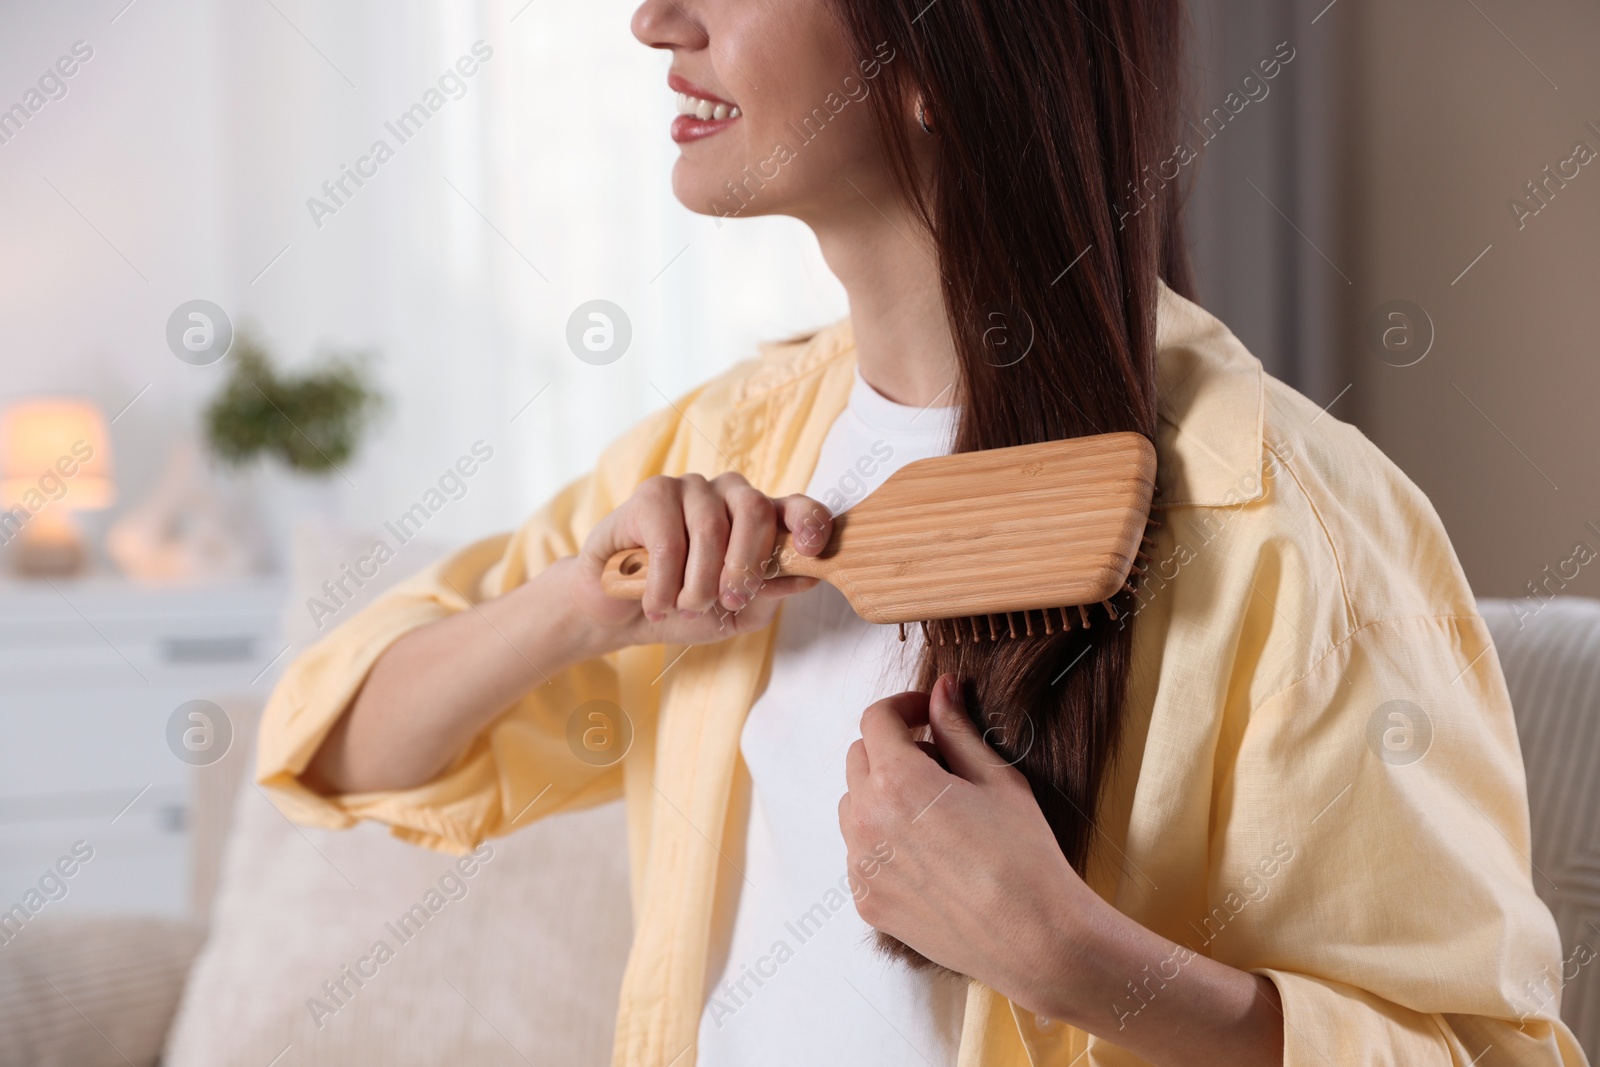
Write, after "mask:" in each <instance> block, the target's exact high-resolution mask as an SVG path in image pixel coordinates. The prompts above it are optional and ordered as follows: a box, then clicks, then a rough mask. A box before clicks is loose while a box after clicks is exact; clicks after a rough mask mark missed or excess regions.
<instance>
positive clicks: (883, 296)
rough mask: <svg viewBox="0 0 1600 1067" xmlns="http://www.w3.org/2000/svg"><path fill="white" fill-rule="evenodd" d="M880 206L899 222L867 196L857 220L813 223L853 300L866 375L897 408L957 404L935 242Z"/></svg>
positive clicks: (860, 362)
mask: <svg viewBox="0 0 1600 1067" xmlns="http://www.w3.org/2000/svg"><path fill="white" fill-rule="evenodd" d="M878 203H879V204H880V205H882V207H883V209H884V211H889V212H890V215H892V216H893V217H892V218H891V217H887V216H885V214H884V213H883V211H880V210H879V208H878V206H875V205H874V204H873V203H871V202H869V201H867V200H866V199H865V198H863V199H862V200H860V201H859V207H860V210H859V211H855V212H853V213H852V217H850V218H847V219H841V220H837V221H836V222H834V223H833V224H831V225H828V226H819V225H817V224H815V223H813V225H812V229H813V231H814V232H815V233H816V235H817V241H818V244H819V245H820V246H821V248H822V255H823V258H824V259H825V260H826V261H827V263H828V268H829V269H830V270H832V271H833V273H834V275H835V276H836V277H838V279H839V281H840V283H841V284H843V285H844V288H845V292H846V293H847V294H848V296H849V298H850V323H851V327H852V329H853V331H854V333H855V343H856V360H857V365H858V366H859V367H860V369H861V376H862V377H863V378H864V379H866V381H867V384H868V385H870V386H872V387H873V388H874V389H876V390H877V391H878V392H880V393H882V394H883V395H884V396H886V397H888V398H889V399H890V400H893V401H895V402H896V403H899V404H909V405H913V406H917V407H943V406H947V405H950V404H953V403H955V402H956V400H957V397H956V392H957V390H956V386H955V383H956V380H957V377H958V375H957V366H956V355H955V345H954V342H953V341H952V339H951V336H950V328H949V325H948V322H947V320H946V317H945V309H944V298H943V295H942V293H941V291H940V278H939V268H938V266H937V254H936V252H935V250H934V247H933V242H932V241H931V240H929V239H928V236H927V234H926V232H925V231H923V230H921V229H920V228H919V227H917V225H916V224H915V222H914V221H913V220H912V219H911V218H909V217H908V216H907V215H906V213H905V212H903V211H896V210H893V205H892V204H891V203H890V202H889V201H888V199H887V198H883V199H880V200H879V201H878Z"/></svg>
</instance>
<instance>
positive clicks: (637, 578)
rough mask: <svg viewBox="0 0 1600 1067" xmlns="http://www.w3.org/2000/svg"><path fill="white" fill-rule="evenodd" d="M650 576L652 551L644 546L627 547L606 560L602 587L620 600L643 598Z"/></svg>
mask: <svg viewBox="0 0 1600 1067" xmlns="http://www.w3.org/2000/svg"><path fill="white" fill-rule="evenodd" d="M649 577H650V553H649V552H647V551H646V550H644V549H642V548H625V549H623V550H622V551H620V552H617V553H615V554H613V555H612V557H611V558H610V559H608V560H606V566H605V570H603V571H601V572H600V588H601V589H602V590H604V592H605V594H606V595H607V596H611V597H616V598H617V599H618V600H643V599H644V589H645V582H646V580H647V579H648V578H649Z"/></svg>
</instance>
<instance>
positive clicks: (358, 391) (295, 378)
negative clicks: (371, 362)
mask: <svg viewBox="0 0 1600 1067" xmlns="http://www.w3.org/2000/svg"><path fill="white" fill-rule="evenodd" d="M229 364H230V367H229V372H228V379H227V381H226V382H225V383H224V384H223V386H222V389H221V391H220V392H218V393H217V395H216V396H215V397H214V398H212V401H211V403H210V404H208V405H207V406H206V410H205V435H206V442H207V444H208V445H209V447H210V449H211V452H212V454H213V455H215V456H216V457H217V458H218V459H219V460H221V461H222V462H223V463H225V464H227V465H229V466H233V467H239V466H244V465H247V464H249V463H251V462H253V461H254V460H255V459H257V458H258V457H261V456H269V457H272V458H274V459H277V460H278V461H279V462H281V463H282V464H283V465H284V466H285V467H287V468H288V469H289V470H290V471H293V472H296V473H300V474H309V475H314V476H319V477H327V476H328V475H330V474H332V473H334V472H336V471H337V472H339V473H341V474H342V473H343V472H342V471H341V470H340V468H341V467H342V466H343V465H344V464H345V463H346V462H347V461H348V460H349V459H350V457H351V456H352V455H353V454H354V452H355V450H356V446H357V444H358V443H359V441H360V438H361V435H362V432H363V431H364V430H365V429H366V427H367V425H368V424H369V423H370V421H371V419H372V417H373V416H374V415H376V414H377V413H378V411H379V409H380V408H381V407H382V397H381V395H380V394H379V393H378V391H377V390H376V389H375V388H374V387H373V386H372V385H371V384H370V382H369V374H368V368H367V363H366V359H365V358H364V357H362V356H360V355H357V354H337V353H336V354H333V355H330V356H329V357H328V359H327V360H326V361H325V362H324V363H323V364H322V366H320V367H319V368H316V369H314V370H310V371H306V372H303V373H300V374H286V373H281V372H279V371H278V370H276V369H275V368H274V367H273V365H272V360H271V358H270V357H269V356H268V355H267V352H266V350H265V348H263V347H262V345H261V342H260V341H259V340H258V339H257V338H256V337H254V336H253V335H251V334H248V333H243V332H241V334H240V336H239V337H238V338H237V339H236V340H235V341H234V346H233V351H231V352H230V353H229Z"/></svg>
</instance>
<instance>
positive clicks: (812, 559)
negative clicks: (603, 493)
mask: <svg viewBox="0 0 1600 1067" xmlns="http://www.w3.org/2000/svg"><path fill="white" fill-rule="evenodd" d="M823 555H824V557H826V555H827V553H826V552H824V554H823ZM832 570H833V568H832V566H831V560H829V559H827V558H819V557H817V556H802V555H801V554H800V553H798V552H796V551H795V550H794V543H793V540H792V538H791V537H790V535H789V533H788V532H787V531H785V532H783V533H780V534H778V539H777V542H776V543H775V544H774V545H773V549H772V559H771V561H770V562H769V563H768V565H767V568H766V570H765V571H764V572H763V573H762V575H761V577H762V578H763V579H764V580H767V581H770V580H772V579H773V578H789V577H798V578H823V579H826V578H827V577H828V575H829V574H830V573H832ZM649 576H650V553H649V551H648V550H646V549H643V548H624V549H623V550H622V551H620V552H618V553H616V554H614V555H613V556H612V557H611V558H610V559H608V560H606V568H605V570H604V571H602V572H601V573H600V588H601V589H603V590H605V593H606V595H607V596H611V597H615V598H616V599H618V600H643V599H644V589H645V584H646V579H648V578H649Z"/></svg>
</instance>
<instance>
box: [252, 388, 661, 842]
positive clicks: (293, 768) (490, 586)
mask: <svg viewBox="0 0 1600 1067" xmlns="http://www.w3.org/2000/svg"><path fill="white" fill-rule="evenodd" d="M689 399H690V398H684V399H683V400H681V401H680V403H679V404H678V405H676V406H674V407H673V408H669V409H667V410H665V411H663V412H660V413H658V414H657V415H655V416H652V417H651V418H649V419H647V420H645V421H644V422H642V423H640V424H639V425H638V426H636V427H635V428H634V429H633V430H631V431H630V432H628V433H627V434H625V435H624V436H623V437H621V438H620V439H618V440H617V441H616V442H615V443H613V444H612V445H611V446H610V447H609V448H608V449H606V451H605V452H604V454H603V455H602V456H601V459H600V462H599V464H598V465H597V466H596V468H595V470H594V471H593V472H592V473H591V474H589V475H586V476H585V477H583V478H580V479H578V480H577V481H575V482H573V483H572V484H570V485H568V486H567V487H566V488H565V489H563V490H562V491H561V492H560V493H558V494H557V495H556V496H555V497H554V498H553V499H552V500H551V501H550V502H549V503H548V504H546V505H545V506H544V507H543V508H541V509H540V510H539V511H538V512H536V513H535V514H534V515H533V516H532V517H531V518H530V519H529V520H528V521H527V522H526V523H525V524H524V525H523V526H522V527H521V528H520V529H519V530H517V531H516V532H515V533H510V534H500V535H497V536H494V537H490V538H486V539H484V540H480V541H478V542H476V543H474V544H471V545H469V546H467V547H466V548H463V549H461V550H459V551H457V552H455V553H454V554H452V555H450V556H447V557H446V558H444V559H443V560H441V561H439V562H438V563H436V564H434V565H433V566H431V567H429V568H427V569H426V570H424V571H422V572H421V573H419V574H417V575H414V576H413V577H411V578H408V579H406V580H405V581H404V582H402V583H401V584H399V585H398V586H396V587H395V588H394V589H392V590H390V591H388V592H387V593H385V594H384V595H383V596H381V597H380V598H379V599H377V600H376V601H374V602H373V603H372V604H370V605H369V606H367V607H366V608H365V609H364V610H362V611H361V612H359V613H358V614H356V615H355V616H353V617H352V618H350V619H349V620H348V621H346V622H345V623H343V624H342V625H340V626H339V627H338V628H337V629H335V630H334V631H333V632H331V633H330V634H329V635H328V636H327V637H325V638H323V639H322V640H321V641H319V642H318V643H317V644H316V645H313V646H312V647H311V648H309V649H307V650H306V651H305V652H304V653H303V654H301V655H300V656H299V657H298V658H296V659H295V660H294V662H293V663H291V665H290V666H289V668H288V669H287V670H286V672H285V674H284V676H283V678H282V679H281V680H280V682H279V683H278V685H277V687H276V688H275V690H274V691H273V694H272V696H271V698H270V699H269V701H268V703H267V706H266V709H265V711H264V712H263V716H262V724H261V730H260V735H259V743H258V749H257V761H256V778H257V781H259V782H260V784H261V785H262V786H263V787H265V788H266V790H267V791H268V793H269V795H270V796H271V797H272V798H273V800H274V801H275V802H276V803H277V804H278V806H279V808H280V809H281V810H282V811H284V812H285V814H287V815H288V816H289V817H290V818H291V819H293V820H295V821H296V822H301V823H306V824H309V825H315V826H324V827H329V828H344V827H348V826H352V825H354V823H355V822H356V821H357V820H360V819H374V820H377V821H380V822H383V823H387V824H388V825H389V826H390V828H391V830H392V832H393V833H394V834H395V835H396V836H398V837H401V838H403V839H405V840H408V841H411V842H414V843H416V844H421V845H426V846H429V847H432V848H437V849H441V850H444V851H448V852H458V853H459V852H465V851H468V850H470V849H471V848H473V847H474V846H475V845H476V844H477V843H478V842H480V841H482V840H483V839H484V838H486V837H493V836H497V835H500V834H504V833H507V832H509V831H510V830H512V829H514V828H516V827H517V826H521V825H523V824H525V823H527V822H529V821H532V820H533V819H535V818H541V817H543V816H546V815H550V814H554V813H556V812H559V811H563V810H574V809H578V808H583V807H588V806H591V805H594V804H599V803H602V802H604V801H607V800H611V799H614V798H616V797H617V796H618V795H619V794H620V792H621V788H622V764H621V762H620V761H619V762H617V763H614V764H611V765H607V766H595V765H593V764H592V763H590V762H587V761H585V760H582V759H579V758H577V757H576V756H575V755H574V753H573V751H572V749H571V747H570V746H569V744H568V740H567V726H568V720H569V718H570V716H571V715H572V713H573V712H574V710H575V709H577V708H578V707H579V706H580V705H582V704H584V703H586V702H588V701H593V700H604V701H609V702H611V703H613V704H619V705H620V704H622V701H623V700H624V699H627V700H628V705H627V706H628V712H629V715H630V716H631V717H632V718H633V719H635V720H637V719H638V718H640V717H642V716H647V715H650V714H653V710H654V709H653V706H645V705H644V704H642V703H641V702H640V701H641V700H643V701H648V700H650V699H653V698H651V697H650V696H649V694H648V693H647V692H646V690H647V689H648V687H644V686H637V685H633V684H632V682H631V679H633V678H636V677H637V676H638V675H639V674H641V673H643V672H646V671H648V667H649V664H650V663H651V662H653V661H654V660H659V658H660V652H661V650H660V647H659V646H652V647H648V648H631V649H626V650H623V651H621V652H617V653H613V654H611V655H608V656H604V657H601V658H598V659H594V660H588V661H585V662H582V663H578V664H574V665H573V666H571V667H568V668H567V669H565V670H562V671H560V672H559V673H556V674H554V675H552V676H551V677H550V679H549V681H548V682H547V683H545V684H541V685H540V686H538V687H537V688H535V689H533V690H531V691H530V692H528V693H526V694H525V695H524V696H523V697H521V698H520V699H519V700H518V701H517V702H516V703H515V704H513V705H512V706H511V707H509V708H507V709H506V711H505V712H504V713H503V714H502V715H501V716H500V717H498V718H497V719H496V720H495V721H494V722H493V723H492V724H491V726H490V727H488V728H487V729H486V730H484V731H483V732H482V733H481V734H479V736H478V737H477V738H476V739H474V741H473V742H472V743H471V744H470V745H469V746H468V748H467V749H466V751H464V752H463V753H461V754H460V756H458V757H457V758H456V760H455V761H454V762H453V763H451V765H450V766H449V767H447V768H446V770H445V771H444V772H443V773H442V774H441V775H440V776H439V777H437V778H435V779H434V780H433V781H431V782H428V783H426V784H424V785H421V786H417V787H415V788H411V789H404V790H394V791H385V792H371V793H352V794H344V795H335V796H325V795H322V794H320V793H317V792H315V791H313V790H312V789H310V788H308V787H307V786H305V785H304V784H303V783H302V782H301V781H300V775H301V774H302V773H303V772H304V771H305V769H306V767H307V765H308V764H309V763H310V762H311V759H312V757H313V756H314V755H315V754H316V752H317V749H318V748H319V746H320V745H321V744H322V742H323V740H324V739H325V738H326V737H327V735H328V732H329V731H330V730H332V729H333V727H334V725H335V724H336V723H337V722H338V720H339V718H340V717H341V716H342V715H343V714H344V712H345V710H346V709H347V708H348V706H349V704H350V702H351V700H352V699H353V698H354V696H355V694H356V693H357V692H358V691H359V690H360V688H361V686H362V684H363V683H364V682H365V680H366V678H367V675H368V673H369V672H370V671H371V670H372V667H373V664H375V663H376V662H377V660H378V659H379V658H380V657H381V656H382V655H383V654H384V653H385V652H386V651H387V650H388V649H389V647H390V646H391V645H393V644H394V642H395V641H396V640H398V639H399V638H400V637H402V636H404V635H405V634H407V633H409V632H410V631H412V630H415V629H417V628H418V627H421V626H425V625H427V624H428V623H430V622H433V621H435V620H437V619H442V618H445V617H447V616H449V615H451V614H454V613H456V612H461V611H467V610H471V609H472V607H473V606H474V605H475V604H477V603H480V602H482V601H484V600H488V599H491V598H493V597H496V596H500V595H502V594H504V593H506V592H508V591H509V590H511V589H513V588H515V587H516V586H518V585H520V584H522V583H524V582H526V581H527V580H528V579H529V578H530V577H532V576H533V575H536V574H538V573H539V572H540V571H541V570H543V568H544V567H546V566H548V565H549V564H550V563H551V562H553V561H555V560H557V559H561V558H564V557H566V556H570V555H573V554H575V553H576V552H577V551H578V549H579V548H580V547H581V545H582V543H583V540H584V538H585V537H586V536H587V535H588V532H589V531H590V530H591V529H592V528H593V527H594V525H595V524H596V523H597V522H598V521H599V520H600V519H601V518H602V517H603V516H604V515H606V514H607V513H609V512H610V511H612V510H613V509H614V508H615V507H616V506H617V505H618V504H620V503H621V502H622V501H623V500H625V499H626V498H627V497H628V496H629V495H630V494H631V493H632V492H633V490H634V488H635V487H637V485H638V484H639V483H640V482H641V481H643V480H644V479H646V478H648V477H651V476H652V475H655V474H661V473H677V472H678V468H679V467H681V466H682V462H683V454H684V448H683V444H684V441H683V434H682V432H681V421H680V419H679V418H678V417H677V415H676V412H677V411H679V410H681V409H682V407H683V406H684V405H685V404H687V403H688V402H689ZM646 677H648V675H646ZM625 693H626V694H628V695H627V697H626V698H625V697H624V694H625Z"/></svg>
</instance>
